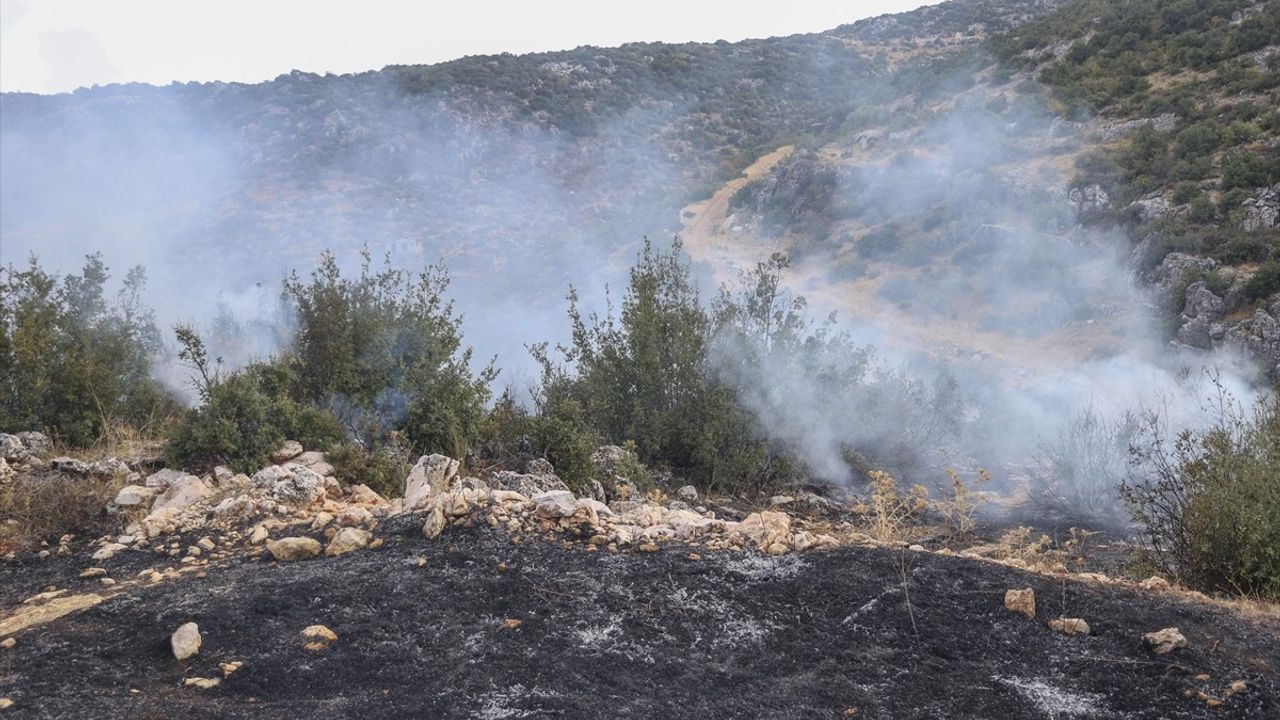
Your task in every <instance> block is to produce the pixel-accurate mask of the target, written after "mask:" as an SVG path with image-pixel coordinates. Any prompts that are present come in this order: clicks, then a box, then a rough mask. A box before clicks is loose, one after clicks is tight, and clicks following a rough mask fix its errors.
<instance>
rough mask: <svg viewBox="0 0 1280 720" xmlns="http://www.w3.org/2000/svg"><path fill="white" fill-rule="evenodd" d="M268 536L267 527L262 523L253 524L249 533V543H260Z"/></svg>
mask: <svg viewBox="0 0 1280 720" xmlns="http://www.w3.org/2000/svg"><path fill="white" fill-rule="evenodd" d="M267 537H268V533H267V529H266V528H265V527H264V526H262V525H255V526H254V528H253V532H251V533H249V543H250V544H252V545H261V544H262V543H263V542H265V541H266V539H267Z"/></svg>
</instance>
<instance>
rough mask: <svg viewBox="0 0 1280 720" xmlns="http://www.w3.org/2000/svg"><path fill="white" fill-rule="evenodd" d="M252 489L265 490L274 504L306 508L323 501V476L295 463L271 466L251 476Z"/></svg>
mask: <svg viewBox="0 0 1280 720" xmlns="http://www.w3.org/2000/svg"><path fill="white" fill-rule="evenodd" d="M252 482H253V485H254V487H257V488H259V489H265V490H267V493H268V495H269V496H270V497H271V499H273V500H275V501H276V502H281V503H285V504H288V505H295V506H298V507H306V506H308V505H311V504H312V503H315V502H318V501H320V500H323V499H324V496H325V489H324V476H323V475H320V474H319V473H317V472H315V471H314V470H312V469H310V468H308V467H306V466H305V465H298V464H296V463H289V464H288V465H273V466H271V467H267V468H263V469H261V470H259V471H258V472H256V473H254V474H253V478H252Z"/></svg>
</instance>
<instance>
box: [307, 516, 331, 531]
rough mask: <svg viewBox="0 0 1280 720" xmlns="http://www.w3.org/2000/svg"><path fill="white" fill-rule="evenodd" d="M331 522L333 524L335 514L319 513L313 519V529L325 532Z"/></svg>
mask: <svg viewBox="0 0 1280 720" xmlns="http://www.w3.org/2000/svg"><path fill="white" fill-rule="evenodd" d="M331 522H333V513H327V512H318V513H316V516H315V517H314V518H312V519H311V529H312V530H323V529H325V528H326V527H328V526H329V523H331Z"/></svg>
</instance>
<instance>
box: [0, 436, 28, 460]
mask: <svg viewBox="0 0 1280 720" xmlns="http://www.w3.org/2000/svg"><path fill="white" fill-rule="evenodd" d="M26 457H27V446H26V445H24V444H22V440H21V439H20V438H19V437H18V436H17V435H10V434H9V433H0V458H3V459H5V460H13V461H14V462H17V461H19V460H23V459H25V458H26Z"/></svg>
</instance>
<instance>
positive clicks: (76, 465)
mask: <svg viewBox="0 0 1280 720" xmlns="http://www.w3.org/2000/svg"><path fill="white" fill-rule="evenodd" d="M49 466H50V467H52V468H53V469H54V470H57V471H58V472H61V473H66V474H68V475H88V474H89V464H88V463H86V462H84V461H83V460H76V459H75V458H69V457H56V458H53V459H52V460H50V461H49Z"/></svg>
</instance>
